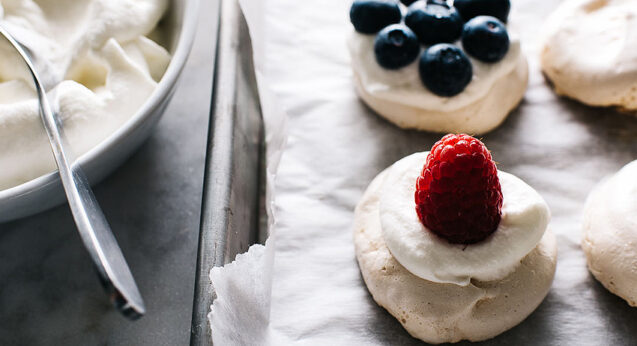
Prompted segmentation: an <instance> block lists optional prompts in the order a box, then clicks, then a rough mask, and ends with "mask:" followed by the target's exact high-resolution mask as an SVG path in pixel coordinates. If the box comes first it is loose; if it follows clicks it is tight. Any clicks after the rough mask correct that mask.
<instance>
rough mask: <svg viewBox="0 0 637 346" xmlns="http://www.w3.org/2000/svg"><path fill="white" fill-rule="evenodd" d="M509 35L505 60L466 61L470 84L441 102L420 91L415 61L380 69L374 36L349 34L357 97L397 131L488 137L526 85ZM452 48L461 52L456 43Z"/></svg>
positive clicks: (517, 48) (511, 33)
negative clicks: (471, 72)
mask: <svg viewBox="0 0 637 346" xmlns="http://www.w3.org/2000/svg"><path fill="white" fill-rule="evenodd" d="M508 31H509V37H510V46H509V49H508V52H507V53H506V55H505V56H504V58H503V59H502V60H500V61H498V62H495V63H486V62H482V61H480V60H478V59H476V58H474V57H472V56H471V55H468V58H469V60H470V62H471V65H472V66H473V77H472V79H471V81H470V82H469V84H468V85H467V86H466V88H465V89H464V90H463V91H462V92H460V93H459V94H457V95H455V96H451V97H444V96H439V95H436V94H434V93H433V92H432V91H430V90H428V89H427V88H426V87H425V86H424V85H423V82H422V81H421V79H420V76H419V68H418V64H419V59H416V60H415V61H414V62H412V63H411V64H409V65H407V66H405V67H402V68H400V69H395V70H394V69H385V68H383V67H381V66H380V65H379V64H378V62H377V61H376V59H375V56H374V39H375V35H367V34H361V33H359V32H356V31H354V30H352V33H351V34H350V37H349V39H348V41H347V45H348V48H349V52H350V58H351V66H352V70H353V78H354V85H355V88H356V91H357V93H358V95H359V96H360V97H361V99H363V101H365V103H366V104H367V105H368V106H369V107H370V108H372V109H373V110H374V111H375V112H376V113H378V114H379V115H381V116H382V117H384V118H386V119H387V120H389V121H391V122H392V123H394V124H396V125H398V126H400V127H402V128H413V129H418V130H424V131H431V132H443V133H444V132H455V133H459V132H465V133H472V134H483V133H486V132H489V131H491V130H493V129H495V128H496V127H497V126H499V125H500V124H501V123H502V122H503V121H504V120H505V119H506V117H507V115H508V114H509V113H510V112H511V111H512V110H513V109H514V108H515V107H516V106H517V105H518V104H519V103H520V101H521V100H522V97H523V96H524V92H525V91H526V87H527V83H528V64H527V60H526V58H525V56H524V54H523V53H522V49H521V45H520V40H519V36H518V35H517V34H516V33H515V32H514V31H513V30H511V29H508ZM455 44H456V45H457V46H461V44H460V42H456V43H455Z"/></svg>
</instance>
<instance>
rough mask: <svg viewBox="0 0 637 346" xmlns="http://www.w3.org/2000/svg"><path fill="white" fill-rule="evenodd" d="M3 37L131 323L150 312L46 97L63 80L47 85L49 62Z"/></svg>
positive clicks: (104, 275) (75, 210)
mask: <svg viewBox="0 0 637 346" xmlns="http://www.w3.org/2000/svg"><path fill="white" fill-rule="evenodd" d="M0 34H1V35H2V36H4V37H5V38H6V39H7V40H8V41H9V43H10V44H11V45H12V46H13V47H14V48H15V49H16V51H17V52H18V53H19V54H20V56H21V57H22V59H23V60H24V62H25V64H26V65H27V67H28V69H29V72H30V73H31V76H32V77H33V81H34V83H35V89H36V91H37V94H38V101H39V104H40V117H41V119H42V123H43V124H44V128H45V129H46V133H47V135H48V137H49V142H50V143H51V149H52V151H53V156H54V157H55V163H56V164H57V166H58V171H59V174H60V179H61V180H62V185H63V186H64V192H65V193H66V198H67V200H68V202H69V206H70V208H71V213H72V214H73V219H74V220H75V224H76V225H77V229H78V231H79V233H80V236H81V238H82V241H83V242H84V246H85V247H86V249H87V250H88V252H89V255H90V256H91V259H92V260H93V263H94V264H95V267H96V268H97V273H98V275H99V277H100V280H101V282H102V284H103V285H104V288H105V289H106V291H107V293H108V294H109V296H110V298H111V301H112V302H113V304H114V305H115V306H116V307H117V309H119V311H120V312H122V314H124V315H125V316H126V317H128V318H131V319H135V318H139V317H141V316H142V315H143V314H144V313H145V310H146V309H145V307H144V301H143V300H142V296H141V294H140V293H139V289H138V288H137V285H136V284H135V279H134V278H133V275H132V274H131V272H130V269H129V268H128V264H126V260H125V259H124V255H123V254H122V250H121V249H120V248H119V245H117V240H116V239H115V236H113V232H112V231H111V228H110V226H109V225H108V222H107V221H106V217H105V216H104V213H103V212H102V209H101V208H100V206H99V204H98V203H97V200H96V199H95V196H94V195H93V191H92V190H91V186H90V184H89V182H88V180H87V179H86V176H85V175H84V172H83V171H82V169H81V168H80V165H79V164H78V163H76V162H75V160H74V158H73V157H72V156H71V155H70V151H69V150H67V149H66V148H69V146H68V144H67V141H66V138H65V137H64V133H63V132H62V126H61V122H60V118H59V117H58V114H57V113H56V112H53V111H52V108H51V105H50V104H49V99H48V98H47V95H46V90H49V89H50V88H52V87H53V86H55V85H57V84H58V83H59V82H60V81H61V78H56V77H55V76H51V75H49V76H45V77H48V78H46V79H45V80H44V82H45V83H44V84H43V83H42V81H43V80H42V79H41V78H40V76H39V75H38V72H37V70H36V69H35V67H34V66H35V65H42V64H44V65H45V66H46V65H47V61H46V60H44V59H42V58H41V57H38V56H37V54H33V53H32V51H31V50H29V49H28V48H27V46H25V45H24V44H23V43H22V42H20V41H18V40H17V39H16V38H15V37H14V36H13V35H12V34H11V33H9V32H8V31H7V29H6V25H5V24H2V25H0ZM48 66H50V64H49V65H48ZM55 79H57V80H55ZM45 86H46V87H47V88H46V89H45Z"/></svg>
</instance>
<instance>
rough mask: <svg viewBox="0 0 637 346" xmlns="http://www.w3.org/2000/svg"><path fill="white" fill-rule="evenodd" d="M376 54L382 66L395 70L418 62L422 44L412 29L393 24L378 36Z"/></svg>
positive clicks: (375, 45) (375, 44) (375, 47)
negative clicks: (415, 61)
mask: <svg viewBox="0 0 637 346" xmlns="http://www.w3.org/2000/svg"><path fill="white" fill-rule="evenodd" d="M374 53H375V54H376V61H378V64H379V65H380V66H382V67H384V68H386V69H390V70H394V69H399V68H401V67H403V66H407V65H409V63H411V62H412V61H414V60H416V58H417V57H418V53H420V44H419V43H418V37H416V34H414V32H413V31H411V29H409V28H408V27H406V26H405V25H403V24H393V25H390V26H388V27H386V28H385V29H383V30H381V31H380V32H379V33H378V35H376V40H375V41H374Z"/></svg>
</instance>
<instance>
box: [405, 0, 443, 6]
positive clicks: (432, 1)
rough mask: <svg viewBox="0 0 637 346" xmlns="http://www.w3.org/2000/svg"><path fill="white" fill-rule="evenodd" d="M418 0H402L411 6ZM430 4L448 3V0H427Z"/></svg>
mask: <svg viewBox="0 0 637 346" xmlns="http://www.w3.org/2000/svg"><path fill="white" fill-rule="evenodd" d="M416 1H418V0H400V2H402V3H403V4H405V6H409V5H411V4H413V3H414V2H416ZM427 3H428V4H438V5H447V0H427Z"/></svg>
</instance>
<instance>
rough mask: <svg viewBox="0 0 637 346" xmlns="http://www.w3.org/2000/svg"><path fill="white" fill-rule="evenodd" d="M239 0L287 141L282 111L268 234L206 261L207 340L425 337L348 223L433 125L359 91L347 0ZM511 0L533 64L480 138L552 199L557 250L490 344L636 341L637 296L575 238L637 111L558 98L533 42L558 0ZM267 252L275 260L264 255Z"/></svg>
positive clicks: (270, 107) (272, 136) (636, 133)
mask: <svg viewBox="0 0 637 346" xmlns="http://www.w3.org/2000/svg"><path fill="white" fill-rule="evenodd" d="M240 2H241V5H242V8H243V10H244V12H245V14H246V17H247V20H248V23H249V26H250V32H251V35H252V37H253V38H252V39H253V42H254V44H255V45H256V47H255V61H256V66H257V67H256V69H257V77H258V79H259V88H260V91H261V98H262V102H264V104H265V105H266V106H265V107H264V109H263V111H264V117H265V120H266V132H268V133H267V135H268V138H269V140H270V141H274V142H277V143H279V144H280V145H283V144H284V143H285V141H283V140H282V137H283V134H285V133H286V131H282V130H281V127H279V126H273V124H276V123H278V122H280V121H281V120H280V119H281V118H287V121H288V131H287V135H288V137H287V144H285V147H284V152H283V156H282V158H281V162H280V165H279V167H278V171H277V172H276V175H277V177H276V182H274V180H273V177H274V176H273V175H271V179H270V180H269V185H268V191H270V192H271V193H272V192H273V193H274V194H273V195H272V196H271V197H273V199H274V212H275V214H276V224H274V227H273V232H276V244H275V243H273V242H271V241H272V238H271V239H270V240H269V241H268V244H267V245H266V247H265V248H261V247H258V248H254V249H252V250H250V252H249V253H248V254H247V255H243V256H242V257H241V258H238V259H237V261H236V262H235V263H234V264H232V265H228V266H226V267H224V269H215V270H214V271H213V273H212V280H213V283H214V285H215V287H216V288H217V295H218V298H217V300H216V302H215V304H214V305H213V307H212V312H211V324H212V329H213V341H214V343H215V345H236V344H244V345H254V344H272V345H285V344H303V345H390V344H391V345H412V344H413V345H416V344H419V343H421V342H419V341H418V340H416V339H413V338H411V337H410V336H409V335H408V334H407V333H406V332H405V330H403V328H402V327H401V326H400V324H399V323H398V322H396V321H395V320H394V318H393V317H392V316H390V315H389V314H388V313H387V312H386V311H385V310H384V309H382V308H380V307H379V306H378V305H376V304H375V303H374V301H373V300H372V298H371V296H370V295H369V293H368V292H367V289H366V287H365V284H364V282H363V280H362V278H361V276H360V273H359V270H358V265H357V263H356V259H355V255H354V247H353V242H352V234H351V225H352V218H353V210H354V206H355V205H356V203H357V202H358V199H359V198H360V197H361V195H362V193H363V191H364V189H365V188H366V187H367V185H368V184H369V182H370V181H371V180H372V178H373V177H374V176H375V175H376V174H377V173H379V172H380V171H381V170H382V169H384V168H385V167H387V166H389V165H390V164H392V163H393V162H395V161H397V160H398V159H400V158H402V157H404V156H406V155H409V154H411V153H414V152H417V151H423V150H428V149H429V148H430V147H431V145H433V143H434V142H435V141H436V140H438V139H439V138H440V137H441V135H437V134H428V133H423V132H416V131H405V130H401V129H399V128H397V127H395V126H393V125H392V124H390V123H388V122H386V121H384V120H383V119H381V118H380V117H378V116H376V115H375V114H374V113H373V112H372V111H370V110H369V109H368V108H367V107H366V106H365V105H364V104H363V103H362V102H361V101H360V100H359V99H358V98H357V96H356V94H355V92H354V88H353V85H352V73H351V69H350V67H349V56H348V53H347V48H346V45H345V41H346V38H347V35H348V34H349V32H350V30H351V26H350V23H349V19H348V11H349V6H350V3H351V2H350V1H349V0H306V1H298V0H241V1H240ZM512 2H513V11H514V13H513V15H512V17H511V25H513V26H515V27H516V28H517V29H518V31H520V33H521V37H522V40H523V41H522V43H523V49H524V51H525V53H526V54H527V56H528V58H529V63H530V84H529V89H528V91H527V93H526V96H525V99H524V101H523V102H522V104H521V106H520V107H519V108H518V109H517V110H515V111H514V112H513V113H512V114H511V115H510V116H509V118H508V119H507V120H506V122H505V123H504V124H503V125H502V126H501V127H500V128H498V129H497V130H495V131H493V132H491V133H489V134H487V135H485V136H483V138H482V139H483V141H484V142H485V143H486V145H487V146H488V147H489V149H490V150H491V151H492V153H493V156H494V158H495V160H496V161H497V162H498V168H499V169H501V170H504V171H507V172H510V173H513V174H515V175H517V176H518V177H520V178H522V179H523V180H525V181H526V182H527V183H528V184H530V185H531V186H533V187H534V188H536V189H537V190H538V191H539V192H540V194H542V196H543V197H544V198H545V199H546V201H547V202H548V204H549V206H550V207H551V211H552V221H551V223H550V226H549V227H550V228H551V229H552V230H553V231H554V232H555V233H556V234H557V238H558V244H559V260H558V267H557V274H556V278H555V281H554V284H553V286H552V289H551V291H550V293H549V295H548V296H547V298H546V300H545V301H544V302H543V303H542V304H541V305H540V307H539V308H538V309H537V310H536V311H535V312H534V313H533V314H532V315H531V316H530V317H529V318H527V319H526V320H525V321H524V322H522V323H521V324H520V325H519V326H517V327H515V328H513V329H512V330H510V331H508V332H506V333H504V334H502V335H500V336H498V337H496V338H494V339H492V340H489V341H487V342H485V344H487V345H517V344H545V345H548V344H551V345H623V344H625V345H629V344H630V345H635V344H637V309H634V308H630V307H629V306H628V305H627V304H626V303H625V302H624V301H623V300H621V299H620V298H617V297H615V296H614V295H612V294H610V293H609V292H607V291H606V290H605V289H604V288H603V287H602V286H601V285H600V284H599V283H597V282H596V281H595V280H594V279H593V278H592V276H591V275H590V274H589V273H588V271H587V270H586V266H585V260H584V255H583V253H582V251H581V249H580V246H579V243H580V233H581V229H580V228H581V227H580V225H581V212H582V208H583V205H584V201H585V198H586V196H587V195H588V192H589V191H590V190H591V189H592V187H593V186H594V184H596V183H597V182H598V181H599V180H600V179H601V178H602V177H604V176H605V175H607V174H610V173H612V172H614V171H616V170H617V169H619V168H620V167H621V166H622V165H624V164H625V163H627V162H629V161H631V160H632V159H634V158H635V157H637V141H636V139H637V119H636V118H633V117H630V116H627V115H623V114H618V113H616V112H614V111H613V110H610V109H593V108H589V107H585V106H583V105H580V104H578V103H575V102H572V101H569V100H566V99H561V98H558V97H557V96H556V95H555V94H554V93H553V92H552V90H551V89H550V87H549V86H548V85H547V83H546V82H545V80H544V78H543V77H542V75H541V73H540V70H539V64H538V58H537V54H538V35H539V32H540V30H541V27H542V22H543V20H544V19H545V18H546V16H547V15H548V14H549V13H550V12H551V11H552V10H553V9H554V8H555V7H556V6H557V5H558V4H559V1H548V0H545V1H537V0H513V1H512ZM600 49H603V47H600ZM636 49H637V48H636ZM268 123H270V125H268ZM272 147H274V145H271V148H272ZM271 173H272V174H273V173H274V172H271ZM272 251H274V254H275V255H274V262H272V260H271V259H272V257H271V255H270V256H268V255H267V254H272ZM269 263H273V265H271V264H269ZM270 285H271V286H270ZM219 287H224V288H225V289H222V290H219V289H218V288H219ZM270 288H271V290H270ZM268 314H269V315H268ZM268 316H269V318H268Z"/></svg>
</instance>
